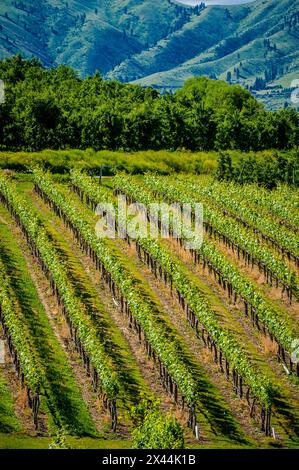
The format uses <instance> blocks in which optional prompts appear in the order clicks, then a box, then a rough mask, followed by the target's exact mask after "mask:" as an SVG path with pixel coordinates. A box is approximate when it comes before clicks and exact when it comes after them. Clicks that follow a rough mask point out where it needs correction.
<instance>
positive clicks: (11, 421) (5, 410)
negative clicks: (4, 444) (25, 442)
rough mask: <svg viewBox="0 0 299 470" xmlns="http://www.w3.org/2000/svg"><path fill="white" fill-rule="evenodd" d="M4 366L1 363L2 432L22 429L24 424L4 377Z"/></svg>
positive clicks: (0, 401) (0, 407)
mask: <svg viewBox="0 0 299 470" xmlns="http://www.w3.org/2000/svg"><path fill="white" fill-rule="evenodd" d="M3 368H4V364H0V433H13V432H18V431H21V430H22V425H21V423H20V422H19V420H18V418H17V416H16V414H15V410H14V400H13V396H12V394H11V391H10V388H9V385H8V383H7V381H6V379H5V377H4V374H3V370H2V369H3ZM0 448H1V439H0Z"/></svg>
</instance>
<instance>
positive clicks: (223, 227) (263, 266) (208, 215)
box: [145, 175, 299, 302]
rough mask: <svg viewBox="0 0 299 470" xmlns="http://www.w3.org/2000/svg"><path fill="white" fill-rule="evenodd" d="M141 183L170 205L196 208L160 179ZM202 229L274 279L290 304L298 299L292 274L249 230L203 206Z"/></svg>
mask: <svg viewBox="0 0 299 470" xmlns="http://www.w3.org/2000/svg"><path fill="white" fill-rule="evenodd" d="M145 182H146V186H147V187H148V188H149V189H150V190H151V191H153V194H154V195H159V196H160V197H166V198H167V199H168V200H169V201H170V202H179V203H183V204H184V203H185V204H186V203H187V204H191V206H192V207H194V205H195V204H196V199H194V198H193V197H192V196H191V195H185V194H182V192H181V191H180V190H178V189H177V187H176V185H174V184H170V183H169V182H167V183H166V181H165V180H164V179H163V178H159V177H157V176H152V175H147V176H146V177H145ZM204 225H205V228H206V231H207V233H208V234H209V236H211V237H212V236H214V237H215V238H216V237H219V238H220V239H222V240H223V241H224V242H225V244H226V245H227V246H229V247H232V248H233V249H236V250H237V251H238V255H240V254H242V256H243V257H244V258H245V260H246V261H247V262H248V264H249V263H252V264H256V265H257V266H258V267H259V269H260V270H261V271H263V272H264V274H265V277H266V279H267V282H268V283H270V284H272V282H273V279H274V280H275V281H276V284H277V286H278V285H279V284H280V285H282V287H283V290H286V292H287V295H288V298H289V299H290V302H291V300H292V296H293V295H294V296H295V297H296V298H298V297H299V283H298V278H297V276H296V273H295V272H294V271H293V270H292V269H290V268H288V267H287V266H286V264H285V263H284V262H283V260H281V259H280V258H279V257H277V256H276V255H275V254H274V253H272V252H271V251H270V250H269V249H268V248H267V247H265V246H264V245H261V244H260V243H259V242H258V239H257V237H256V236H254V235H253V234H252V233H251V232H250V231H249V230H247V229H246V228H245V227H242V226H240V225H239V224H238V223H237V222H236V221H235V220H233V219H229V218H228V217H226V216H224V215H223V214H222V213H221V211H217V210H214V209H211V208H210V207H208V206H207V205H205V206H204Z"/></svg>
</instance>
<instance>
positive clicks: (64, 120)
mask: <svg viewBox="0 0 299 470" xmlns="http://www.w3.org/2000/svg"><path fill="white" fill-rule="evenodd" d="M0 79H2V80H3V81H4V84H5V102H4V103H2V104H0V149H2V150H12V151H16V150H24V151H38V150H42V149H45V148H51V149H67V148H79V149H86V148H93V149H95V150H102V149H109V150H124V151H137V150H146V149H151V150H159V149H167V150H177V149H187V150H191V151H198V150H229V149H240V150H242V151H249V150H253V151H258V150H264V149H270V148H271V149H280V150H281V149H291V148H294V147H296V146H297V145H298V137H299V115H298V113H297V112H296V111H295V110H293V109H283V110H279V111H276V112H270V111H266V110H265V109H264V108H263V106H262V105H261V104H260V103H258V101H257V100H256V99H255V98H254V97H253V96H252V95H251V94H250V92H249V91H247V90H245V89H243V88H242V87H240V86H239V85H229V84H228V83H225V82H222V81H219V80H211V79H208V78H205V77H196V78H191V79H189V80H187V81H186V83H185V85H184V86H183V87H182V88H181V89H180V90H178V91H176V92H175V93H165V94H160V93H159V92H158V91H157V90H155V89H154V88H151V87H147V88H144V87H141V86H139V85H134V84H123V83H120V82H117V81H114V80H110V81H108V80H103V78H102V77H101V75H100V74H99V73H95V74H94V75H93V76H88V77H86V78H84V79H83V78H80V77H79V76H78V74H77V73H76V72H75V71H74V70H73V69H71V68H70V67H66V66H64V65H60V66H58V67H56V68H52V69H46V68H44V67H43V66H42V65H41V64H40V62H39V61H38V60H37V59H35V58H33V59H30V60H25V59H23V58H22V57H21V56H19V55H17V56H14V57H11V58H8V59H4V60H2V61H0Z"/></svg>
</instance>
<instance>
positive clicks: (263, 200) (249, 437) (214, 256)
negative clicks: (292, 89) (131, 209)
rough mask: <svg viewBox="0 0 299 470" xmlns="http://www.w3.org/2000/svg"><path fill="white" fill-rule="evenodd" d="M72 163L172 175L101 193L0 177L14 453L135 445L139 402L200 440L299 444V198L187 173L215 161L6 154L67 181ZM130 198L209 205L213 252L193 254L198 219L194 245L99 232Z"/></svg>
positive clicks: (81, 185) (1, 424) (37, 173)
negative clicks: (103, 215) (100, 210)
mask: <svg viewBox="0 0 299 470" xmlns="http://www.w3.org/2000/svg"><path fill="white" fill-rule="evenodd" d="M70 156H72V166H76V167H79V168H80V167H89V168H92V169H97V168H98V165H100V164H102V165H103V164H111V165H112V166H114V168H115V166H117V167H118V168H120V167H121V169H126V170H129V169H130V170H131V171H132V172H133V173H134V172H135V173H140V172H144V171H145V170H146V169H147V168H148V166H149V165H150V166H151V168H153V167H154V169H156V170H157V171H158V172H160V173H162V174H160V175H157V174H147V175H125V174H118V175H116V176H114V177H113V178H109V183H108V181H107V180H104V184H103V185H100V184H99V182H98V180H95V179H94V178H92V177H90V176H89V175H88V174H86V173H81V172H80V171H78V170H76V171H72V172H71V174H68V175H67V176H66V177H64V178H60V177H58V178H57V177H54V176H53V175H51V174H50V173H46V172H44V171H42V170H40V169H36V170H34V172H33V173H31V174H24V173H22V172H19V173H14V172H10V173H9V174H6V173H5V172H3V171H0V307H1V317H0V339H3V340H4V341H5V348H6V356H5V358H6V361H5V364H4V365H2V364H0V448H47V447H48V446H49V445H51V444H52V443H53V441H54V440H55V439H57V435H59V433H58V434H57V430H58V429H61V430H63V439H65V440H66V443H67V445H68V446H69V447H72V448H104V449H106V448H107V449H108V448H111V449H112V448H129V447H131V446H132V445H133V444H132V442H133V439H132V430H133V428H134V422H133V418H132V414H131V411H132V406H134V405H135V404H136V403H138V402H140V400H141V399H142V397H144V396H147V397H152V398H153V399H158V400H159V403H160V410H161V413H162V414H165V415H166V414H168V413H170V414H171V415H172V416H174V417H176V418H177V420H178V421H179V422H180V423H181V426H182V427H183V429H184V433H185V441H186V446H187V447H191V448H273V447H280V448H282V447H283V448H285V447H287V448H298V447H299V391H298V384H299V379H298V374H299V367H298V364H297V363H296V360H295V358H294V356H293V355H292V351H293V350H292V348H293V346H292V345H293V344H294V341H296V339H297V338H299V304H298V298H299V236H298V233H299V215H298V206H299V192H298V190H295V189H292V188H287V187H285V186H279V187H278V188H277V189H276V190H274V191H272V192H270V191H268V190H266V189H263V188H259V187H257V186H255V185H244V186H242V187H240V186H238V185H236V184H233V183H230V184H228V183H221V182H216V181H214V179H213V178H212V177H211V176H210V175H208V174H205V175H200V176H199V175H192V174H191V175H185V174H184V175H181V174H179V173H180V172H184V171H190V168H196V165H197V164H199V163H198V162H201V163H202V164H203V165H206V170H205V171H204V173H210V171H213V169H214V168H215V167H214V168H213V166H214V165H216V154H194V155H192V154H187V153H178V152H176V153H174V154H170V153H166V152H158V153H151V152H147V153H143V154H132V155H127V154H121V153H114V154H113V153H109V152H99V153H97V154H94V153H93V152H91V151H90V152H88V151H86V152H80V151H69V152H68V151H63V152H51V151H45V152H42V153H40V154H18V155H17V154H15V155H13V154H11V155H7V156H4V154H2V155H1V157H0V159H1V160H0V161H1V167H2V168H7V167H10V168H15V169H16V167H15V165H16V164H17V162H19V163H20V167H19V168H18V169H20V168H24V166H26V165H27V164H29V163H31V164H32V163H33V162H39V163H40V162H41V161H44V163H45V164H46V165H45V166H46V167H48V168H51V170H53V171H56V172H57V171H59V170H60V171H61V172H62V173H63V172H64V170H65V169H66V167H67V165H68V164H69V163H70V160H69V158H70ZM233 157H234V158H237V157H238V155H237V153H234V154H233ZM207 162H209V164H208V163H207ZM201 163H200V165H201ZM192 165H194V166H193V167H192ZM207 167H209V170H208V169H207ZM174 170H176V171H177V173H176V174H174V175H172V174H171V173H172V172H173V171H174ZM107 173H108V174H109V173H113V172H112V171H111V172H110V171H108V172H107ZM163 173H165V174H168V173H170V174H169V175H167V176H165V175H163ZM106 181H107V184H106ZM119 194H122V195H126V197H127V200H128V201H129V202H139V203H143V204H144V205H145V206H146V207H147V208H149V207H150V204H151V203H159V202H162V201H163V202H168V203H171V202H177V203H182V204H183V203H189V204H191V209H192V211H194V210H195V207H196V206H195V204H196V203H199V202H201V203H203V207H204V216H203V234H204V242H203V244H202V245H201V246H199V245H198V246H196V247H193V248H192V247H191V248H190V247H188V245H186V242H187V241H188V240H189V241H190V239H191V238H190V237H191V233H190V230H191V228H190V227H188V225H187V224H186V223H185V222H183V223H182V225H181V228H182V234H181V241H182V243H179V242H178V240H177V239H176V238H175V237H174V236H173V232H170V238H162V237H159V238H158V239H157V240H155V239H153V238H150V237H146V238H144V237H139V238H137V240H134V239H133V238H132V237H130V234H129V233H127V238H126V239H122V238H114V239H113V238H109V239H108V238H107V239H106V238H105V239H99V238H97V236H96V233H95V224H96V222H97V221H98V216H96V215H95V212H94V209H95V207H96V205H97V204H98V203H100V202H101V203H103V202H109V203H110V205H111V206H110V209H109V210H111V211H112V208H113V209H114V210H115V214H118V206H117V196H118V195H119ZM175 217H176V215H175V214H174V215H173V216H172V218H171V219H170V227H173V226H174V224H175ZM161 224H162V225H163V222H162V221H161ZM197 236H198V235H196V236H195V240H197V238H196V237H197ZM1 325H2V326H1ZM8 339H9V342H8ZM9 349H10V354H9ZM16 370H18V371H19V378H22V377H23V380H19V379H18V378H17V375H16V374H15V371H16ZM22 382H23V383H22ZM27 392H28V393H27ZM28 394H29V395H28ZM28 396H29V397H30V399H28ZM196 426H197V428H196V429H197V431H198V433H199V435H198V439H197V438H196V436H195V434H196V432H195V427H196ZM111 428H114V429H111Z"/></svg>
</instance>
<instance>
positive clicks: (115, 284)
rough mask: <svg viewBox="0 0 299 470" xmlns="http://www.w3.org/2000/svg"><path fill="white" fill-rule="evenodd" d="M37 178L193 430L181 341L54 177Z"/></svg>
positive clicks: (190, 381) (192, 386) (193, 388)
mask: <svg viewBox="0 0 299 470" xmlns="http://www.w3.org/2000/svg"><path fill="white" fill-rule="evenodd" d="M34 180H35V183H36V190H37V192H38V194H39V195H40V196H41V197H43V198H44V200H45V201H46V202H47V203H48V204H49V205H50V206H51V207H52V208H53V209H54V210H55V212H56V213H57V215H59V216H60V217H62V218H63V219H64V221H65V223H66V224H67V225H68V226H69V227H70V228H71V229H72V231H73V233H74V235H75V236H76V238H77V239H78V240H79V241H80V244H81V248H82V249H83V250H84V251H85V252H86V253H87V254H88V255H89V256H90V257H91V258H92V260H93V262H94V263H95V265H96V267H97V268H98V269H99V270H100V271H101V272H102V276H103V279H104V280H105V281H106V282H107V284H108V285H109V287H110V290H111V291H112V293H113V296H114V297H115V298H116V299H117V300H118V301H119V302H120V305H121V309H122V311H124V312H125V313H126V314H127V315H128V317H129V321H130V324H131V325H132V326H133V327H134V328H135V330H136V332H137V333H138V334H139V339H140V341H141V340H142V339H143V341H144V343H145V346H146V350H147V353H148V355H149V357H151V358H153V360H154V361H155V362H157V363H158V365H159V371H160V375H161V377H162V379H163V384H164V386H165V388H166V390H167V391H168V392H169V393H170V394H171V395H172V396H174V399H175V401H176V402H177V401H178V393H179V392H180V393H181V396H182V402H183V404H184V402H185V401H186V402H187V403H188V406H189V412H190V416H189V425H190V426H191V427H192V429H193V430H194V429H195V425H196V408H195V405H196V401H197V391H198V384H197V381H196V380H195V379H194V377H193V374H192V371H191V370H190V368H189V366H187V365H186V363H185V360H184V359H183V358H182V356H181V353H180V351H181V347H180V344H179V342H178V341H177V340H176V341H174V340H173V338H172V334H171V332H169V329H168V328H167V327H166V325H165V324H164V323H163V322H162V321H161V320H159V318H158V316H157V312H156V311H155V309H154V308H153V305H152V302H151V301H149V300H148V298H147V297H146V296H144V295H143V294H142V288H141V286H140V285H138V284H139V281H137V279H135V278H134V277H133V275H132V274H131V273H130V272H129V271H128V270H127V268H126V267H125V266H123V264H122V262H121V261H120V260H119V259H118V257H117V256H116V255H115V254H114V252H113V251H112V250H111V248H110V247H109V245H108V244H107V243H105V241H104V240H102V239H99V238H97V236H96V234H95V231H94V229H93V228H92V227H91V226H90V223H89V221H88V220H87V218H86V214H85V213H84V211H81V210H80V209H79V208H78V207H77V206H76V205H74V204H73V203H72V202H70V200H69V198H67V197H66V195H65V194H64V193H63V192H62V191H60V190H59V189H58V188H57V187H56V186H55V185H54V184H53V181H52V179H51V177H50V176H49V175H46V174H44V173H43V172H42V171H41V170H39V169H36V170H35V171H34ZM142 335H143V336H142Z"/></svg>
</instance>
